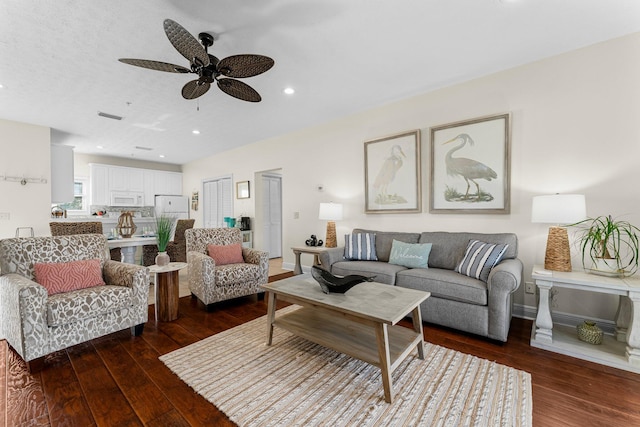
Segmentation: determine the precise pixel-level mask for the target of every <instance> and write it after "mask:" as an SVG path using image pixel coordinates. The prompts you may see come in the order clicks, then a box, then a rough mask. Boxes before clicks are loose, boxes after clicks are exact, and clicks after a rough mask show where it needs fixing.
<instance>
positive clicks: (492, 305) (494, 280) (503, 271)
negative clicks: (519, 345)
mask: <svg viewBox="0 0 640 427" xmlns="http://www.w3.org/2000/svg"><path fill="white" fill-rule="evenodd" d="M522 270H523V266H522V261H520V260H519V259H517V258H514V259H505V260H502V261H501V262H500V263H499V264H498V265H496V266H495V267H493V268H492V269H491V273H489V279H488V280H487V290H488V291H489V334H488V335H489V338H493V339H497V340H500V341H507V335H508V334H509V323H510V322H511V294H512V293H514V292H515V291H516V290H517V289H518V288H519V287H520V283H522Z"/></svg>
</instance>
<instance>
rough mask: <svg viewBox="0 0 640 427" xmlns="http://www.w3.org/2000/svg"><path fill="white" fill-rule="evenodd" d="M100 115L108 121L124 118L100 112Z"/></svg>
mask: <svg viewBox="0 0 640 427" xmlns="http://www.w3.org/2000/svg"><path fill="white" fill-rule="evenodd" d="M98 115H99V116H100V117H106V118H107V119H113V120H122V119H123V117H122V116H116V115H115V114H109V113H103V112H102V111H98Z"/></svg>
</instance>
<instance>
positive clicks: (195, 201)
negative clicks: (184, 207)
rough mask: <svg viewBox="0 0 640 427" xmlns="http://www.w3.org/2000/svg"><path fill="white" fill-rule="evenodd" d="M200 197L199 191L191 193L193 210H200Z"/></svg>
mask: <svg viewBox="0 0 640 427" xmlns="http://www.w3.org/2000/svg"><path fill="white" fill-rule="evenodd" d="M198 199H199V195H198V192H197V191H194V192H192V193H191V210H194V211H197V210H198Z"/></svg>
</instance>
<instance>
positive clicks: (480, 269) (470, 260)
mask: <svg viewBox="0 0 640 427" xmlns="http://www.w3.org/2000/svg"><path fill="white" fill-rule="evenodd" d="M507 247H508V245H496V244H492V243H486V242H481V241H479V240H471V241H469V244H468V245H467V251H466V252H465V254H464V258H463V259H462V261H460V264H458V265H457V266H456V268H455V271H456V272H458V273H460V274H464V275H465V276H469V277H473V278H476V279H480V280H482V281H483V282H486V281H487V280H488V279H489V273H490V272H491V269H492V268H493V267H495V265H496V264H497V263H499V262H500V260H501V259H502V256H503V255H504V252H505V251H506V250H507Z"/></svg>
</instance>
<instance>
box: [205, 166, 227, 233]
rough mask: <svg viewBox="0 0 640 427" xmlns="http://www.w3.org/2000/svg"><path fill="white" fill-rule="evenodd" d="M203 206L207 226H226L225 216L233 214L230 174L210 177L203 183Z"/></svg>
mask: <svg viewBox="0 0 640 427" xmlns="http://www.w3.org/2000/svg"><path fill="white" fill-rule="evenodd" d="M202 207H203V211H202V216H203V218H202V219H203V223H204V227H205V228H222V227H225V223H224V218H225V217H230V216H233V188H232V186H231V177H230V176H223V177H219V178H214V179H208V180H205V181H204V182H203V183H202Z"/></svg>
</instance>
